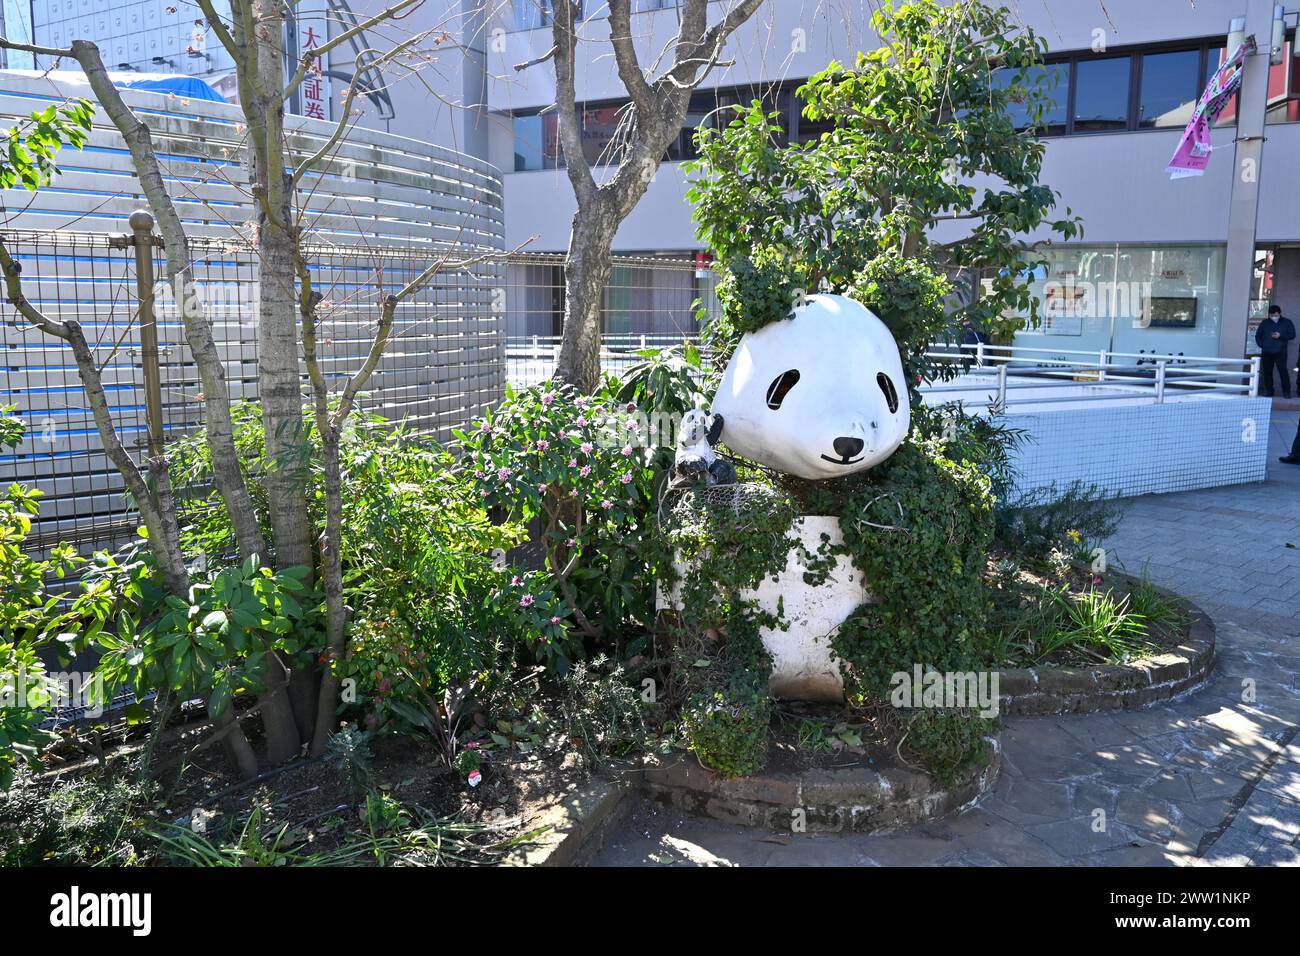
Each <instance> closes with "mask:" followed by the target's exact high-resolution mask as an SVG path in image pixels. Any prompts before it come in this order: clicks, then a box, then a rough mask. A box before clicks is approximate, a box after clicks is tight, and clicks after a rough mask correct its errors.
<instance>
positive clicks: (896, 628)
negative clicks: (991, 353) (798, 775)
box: [663, 0, 1080, 778]
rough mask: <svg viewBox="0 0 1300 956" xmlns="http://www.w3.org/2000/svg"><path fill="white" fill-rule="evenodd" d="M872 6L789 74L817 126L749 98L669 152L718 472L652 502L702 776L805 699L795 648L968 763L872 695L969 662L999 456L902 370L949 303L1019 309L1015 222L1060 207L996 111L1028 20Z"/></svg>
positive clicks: (936, 371)
mask: <svg viewBox="0 0 1300 956" xmlns="http://www.w3.org/2000/svg"><path fill="white" fill-rule="evenodd" d="M872 24H873V26H874V28H875V30H876V31H877V32H878V33H879V35H880V38H881V41H882V42H881V45H880V47H879V48H878V49H876V50H873V51H872V52H869V53H861V54H859V55H858V57H857V60H856V62H855V63H854V64H853V65H852V66H845V65H843V64H840V63H832V64H831V65H830V66H829V67H828V68H827V69H826V70H825V71H824V72H822V73H820V74H818V75H816V76H814V77H812V78H811V79H809V81H808V82H807V84H805V85H804V86H802V87H801V88H800V89H799V90H798V96H799V98H800V100H801V101H802V104H803V113H804V115H805V116H806V117H807V118H808V119H809V120H812V121H814V122H817V123H825V124H827V125H828V126H829V130H828V131H827V132H825V133H823V134H822V135H821V136H820V137H819V138H817V139H816V140H813V141H811V142H808V143H804V144H787V143H785V142H784V139H783V136H782V134H781V129H780V126H779V119H780V118H779V116H778V115H777V114H767V113H765V112H764V110H763V107H762V105H761V104H759V103H757V102H755V103H754V104H753V105H752V106H750V107H748V108H739V107H738V108H736V110H735V112H734V114H733V115H730V116H727V115H723V116H720V117H719V118H718V121H717V122H716V123H714V124H713V125H712V126H711V127H710V126H705V127H702V128H701V130H700V132H699V134H698V138H697V140H698V146H699V158H698V159H697V160H696V161H694V162H693V163H692V164H691V166H690V169H691V172H692V173H693V175H694V179H693V183H692V188H691V192H690V194H689V195H690V198H691V200H692V201H693V202H694V204H695V209H696V211H695V218H696V222H697V224H698V229H699V234H700V237H701V238H702V240H703V241H704V242H705V243H706V244H707V245H708V246H709V247H710V248H711V249H712V250H713V252H714V254H715V256H716V259H717V262H718V263H719V266H720V281H719V286H718V298H719V303H720V306H721V311H720V315H719V316H718V317H716V318H715V319H714V320H713V321H712V322H711V323H710V324H709V326H708V327H707V329H706V331H705V335H706V338H707V340H708V345H709V346H710V349H711V352H712V354H713V355H714V356H715V358H716V359H717V360H718V361H720V362H721V363H726V370H725V373H724V374H723V376H722V381H721V384H720V386H719V388H718V391H717V394H716V396H715V397H714V398H713V404H712V409H711V412H712V413H713V415H714V416H716V417H720V418H721V419H722V421H723V425H722V427H721V431H720V444H721V446H722V447H723V448H724V449H725V450H726V451H729V452H731V453H732V454H733V455H735V456H738V457H739V459H740V479H741V480H740V483H739V484H737V485H735V486H733V487H730V488H718V487H709V488H705V487H702V486H701V487H698V488H697V489H696V490H694V491H686V492H685V493H682V492H678V493H676V494H673V495H670V496H669V498H668V500H666V502H665V506H664V509H663V510H664V511H665V513H666V518H665V522H664V528H665V533H664V539H665V547H666V548H668V549H671V552H672V554H673V556H674V560H673V561H672V562H668V563H667V564H666V566H668V567H670V568H672V569H674V570H670V571H668V572H667V575H666V576H667V577H668V578H671V580H668V581H665V582H664V585H665V594H667V595H669V596H670V600H669V601H667V602H666V603H669V604H671V605H673V607H674V608H675V612H674V613H671V614H668V615H666V619H667V621H668V623H667V625H666V627H667V628H668V630H669V631H670V634H671V638H672V641H671V642H672V643H673V646H674V647H675V648H676V649H677V653H678V656H679V659H680V662H681V666H679V667H678V668H677V669H676V670H675V674H676V675H677V677H676V679H677V681H678V682H679V684H680V685H681V686H680V687H677V688H674V690H675V691H677V692H678V693H680V694H681V696H682V699H683V700H684V701H685V704H684V711H683V714H684V716H683V727H684V731H685V735H686V737H687V739H688V744H689V745H690V746H691V748H692V749H693V750H694V751H695V753H696V754H697V756H699V758H700V760H701V761H702V762H703V763H705V765H707V766H710V767H712V768H713V769H716V770H719V771H721V772H724V773H728V774H746V773H752V772H754V771H755V770H757V769H759V768H760V767H761V766H762V764H763V762H764V759H765V754H766V749H767V744H768V715H769V713H770V707H771V696H772V694H773V693H776V694H783V692H785V693H784V694H783V695H784V696H813V697H825V696H828V695H827V694H826V689H827V686H828V685H827V682H826V681H825V680H821V681H814V682H812V683H809V682H807V681H803V680H802V679H796V680H788V679H786V678H789V677H791V676H792V675H793V676H798V675H800V674H802V673H803V672H800V671H799V670H798V668H799V667H804V668H805V670H806V669H807V668H810V667H811V668H813V670H815V669H816V666H818V662H820V664H821V666H823V667H825V668H833V669H834V670H835V671H836V672H837V673H835V674H834V675H833V677H834V681H835V684H836V685H837V686H836V687H834V688H833V690H835V691H837V692H838V693H839V694H841V695H842V696H843V697H844V699H846V700H847V702H848V703H849V705H850V706H853V707H857V708H864V709H867V710H874V711H876V712H877V713H879V714H880V715H881V717H880V720H879V721H878V723H879V724H880V725H881V726H882V727H883V728H885V729H887V730H889V731H890V732H891V733H892V735H893V740H892V743H894V744H895V745H896V749H897V751H898V752H899V754H900V755H903V756H904V759H908V760H914V761H915V762H917V763H919V764H921V765H923V766H925V767H926V768H927V769H929V770H931V771H932V772H933V773H935V774H936V775H937V776H939V777H940V778H952V777H953V776H954V775H957V774H959V773H962V772H964V771H966V770H968V769H969V768H971V767H972V766H973V765H974V764H976V763H978V762H979V760H980V758H981V755H982V754H983V746H982V739H983V737H984V735H985V734H986V732H987V730H988V723H987V720H985V719H983V718H980V717H978V716H977V715H975V714H973V713H969V712H961V711H935V710H914V711H906V712H895V711H891V710H890V709H889V708H887V707H886V705H885V704H884V701H885V700H886V698H887V690H888V687H889V682H890V679H891V675H893V674H895V673H898V672H908V673H911V672H912V671H913V668H914V666H915V665H917V664H919V665H921V667H922V668H925V669H934V670H939V671H945V672H948V671H966V670H977V669H980V668H981V667H985V668H987V667H989V666H992V665H991V664H990V662H991V661H992V659H993V655H992V654H991V653H989V650H988V648H987V641H988V628H987V620H986V619H987V613H988V607H987V597H986V592H985V589H984V587H983V586H982V575H983V573H984V571H985V566H986V562H987V554H988V548H989V544H990V541H991V539H992V536H993V506H994V500H995V499H994V485H995V484H997V483H999V482H1003V481H1005V474H1003V473H1002V472H1001V471H1000V466H1001V464H1002V463H1004V460H1005V459H1004V456H1003V455H1002V454H1001V453H1000V451H999V450H998V449H997V448H996V447H994V446H995V445H996V442H990V441H988V440H987V439H988V436H989V435H990V434H991V433H992V432H994V431H995V430H996V429H995V428H990V426H989V424H988V423H987V422H979V421H977V420H973V419H969V418H967V417H965V416H964V415H962V414H961V413H960V411H959V410H953V409H943V410H935V409H928V408H926V407H925V406H924V405H923V404H922V403H921V401H920V396H919V394H918V392H917V386H918V385H919V384H920V383H921V382H922V381H924V380H927V379H934V378H937V377H945V376H947V375H950V374H953V370H952V368H951V367H950V366H949V367H944V366H942V365H940V364H937V363H933V362H931V361H929V360H928V359H927V358H926V355H925V353H926V350H927V348H928V347H929V345H930V344H931V343H932V342H934V341H937V340H939V339H941V338H943V337H944V336H945V334H946V333H948V332H950V331H951V330H953V329H956V328H959V327H960V326H961V325H962V323H963V322H964V321H965V320H967V319H970V320H972V321H973V322H974V323H975V324H976V325H977V326H979V327H981V328H986V329H990V330H992V331H994V332H997V331H1005V330H1004V329H1003V326H1005V325H1007V324H1009V323H1008V320H1007V319H1005V318H1004V316H1006V315H1008V314H1017V313H1018V314H1020V315H1029V316H1030V317H1031V321H1033V320H1036V314H1035V310H1036V302H1035V300H1034V299H1033V297H1032V296H1031V295H1030V292H1029V288H1028V286H1027V284H1026V282H1025V281H1024V263H1025V261H1026V259H1028V258H1029V257H1030V249H1029V247H1028V245H1027V243H1026V238H1025V237H1027V236H1029V235H1031V234H1033V233H1035V232H1041V231H1042V230H1047V231H1050V232H1053V233H1055V234H1057V235H1060V236H1062V237H1064V238H1074V237H1076V236H1078V235H1079V234H1080V226H1079V222H1078V220H1077V219H1076V218H1074V217H1073V216H1071V215H1070V214H1069V212H1068V210H1067V211H1066V215H1065V217H1063V218H1060V219H1051V218H1049V214H1050V213H1051V211H1052V209H1053V206H1054V205H1055V202H1056V195H1055V194H1054V192H1053V191H1052V190H1051V189H1050V188H1048V187H1046V186H1043V185H1041V184H1040V183H1039V182H1038V178H1039V174H1040V171H1041V167H1042V160H1043V152H1044V147H1043V144H1042V143H1041V142H1040V141H1039V140H1038V139H1036V138H1035V137H1034V135H1033V132H1032V130H1028V131H1026V130H1018V129H1016V127H1015V125H1014V124H1013V121H1012V119H1011V116H1010V113H1011V110H1009V107H1010V105H1011V104H1012V103H1015V104H1017V105H1018V106H1019V110H1018V112H1022V113H1023V114H1025V115H1028V116H1029V117H1031V120H1032V119H1033V118H1035V117H1038V116H1041V115H1042V113H1043V110H1044V108H1045V107H1046V106H1047V105H1048V104H1049V103H1050V98H1051V94H1052V91H1051V90H1050V88H1049V87H1048V86H1047V85H1046V80H1045V79H1044V77H1045V76H1046V74H1044V73H1043V71H1041V69H1039V67H1040V65H1041V58H1042V55H1043V53H1044V50H1045V45H1044V43H1043V41H1042V40H1041V39H1040V38H1038V37H1037V36H1035V35H1034V34H1033V33H1032V32H1031V31H1029V30H1026V29H1022V28H1021V27H1020V26H1019V25H1017V24H1016V23H1014V22H1013V20H1012V18H1011V15H1010V14H1009V12H1008V11H1007V10H1006V9H1004V8H993V7H990V6H987V5H986V4H984V3H981V2H978V0H959V2H955V3H951V4H940V3H939V2H937V0H914V2H908V3H902V4H899V5H888V4H887V5H885V6H883V7H882V8H881V9H880V10H878V11H877V12H876V13H875V15H874V16H873V18H872ZM973 181H979V182H981V183H985V184H986V185H982V186H980V187H976V186H974V185H972V182H973ZM958 224H960V230H961V231H960V233H958V232H956V231H953V232H952V238H950V239H947V240H946V241H941V240H939V239H938V238H936V236H938V235H939V234H940V231H941V230H944V229H954V230H955V228H956V227H957V226H958ZM943 234H944V235H945V236H946V235H948V233H946V232H945V233H943ZM971 275H974V276H982V277H991V278H990V279H989V280H988V281H986V282H985V283H984V291H983V294H982V295H981V296H980V297H979V298H978V299H975V300H971V299H970V298H969V297H967V298H966V300H965V301H962V298H961V297H960V296H955V295H954V282H953V277H957V276H971ZM1014 321H1015V322H1016V323H1017V324H1018V323H1019V321H1021V320H1019V319H1016V320H1014ZM792 574H793V575H794V577H793V578H792V577H791V575H792ZM800 579H801V580H802V584H803V587H802V588H800V587H799V586H798V582H799V580H800ZM792 581H793V582H794V583H792ZM855 588H856V589H857V594H858V596H859V600H858V601H857V602H856V603H854V604H852V605H851V606H850V607H848V608H845V609H844V610H842V611H838V612H836V613H837V614H838V617H837V619H836V620H834V621H831V622H830V623H829V625H827V624H826V618H825V614H826V613H827V612H825V609H824V608H822V609H821V610H820V611H819V610H817V608H816V605H818V602H817V601H816V600H813V601H812V602H811V603H812V604H813V605H814V609H813V612H810V611H809V608H808V604H809V601H808V600H805V598H807V595H809V594H813V595H816V594H817V593H822V594H832V593H833V594H838V595H840V596H841V598H842V595H844V594H846V593H849V594H851V593H854V589H855ZM823 603H824V602H823ZM832 603H833V602H832ZM810 613H811V614H812V616H809V615H810ZM817 613H820V614H822V617H820V618H818V617H817V616H816V614H817ZM810 627H811V628H813V629H817V628H821V629H822V630H823V632H824V633H823V634H822V635H820V637H821V640H822V643H823V645H824V646H823V647H821V648H820V650H815V649H814V648H812V647H811V645H810V644H809V642H808V640H807V639H808V630H809V628H810ZM801 642H802V643H801ZM792 646H795V648H796V650H797V651H798V653H797V654H796V657H797V658H798V659H797V660H795V661H794V662H793V663H792V661H791V659H789V657H790V655H789V652H790V649H791V647H792ZM819 654H820V656H818V655H819ZM791 668H793V670H791ZM810 687H811V688H813V689H814V692H813V693H811V694H809V693H808V691H809V688H810Z"/></svg>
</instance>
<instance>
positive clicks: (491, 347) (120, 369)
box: [0, 233, 504, 546]
mask: <svg viewBox="0 0 1300 956" xmlns="http://www.w3.org/2000/svg"><path fill="white" fill-rule="evenodd" d="M4 240H5V243H6V245H7V246H8V248H9V249H10V252H11V253H12V254H13V255H14V257H15V258H16V259H17V260H18V262H19V263H20V265H21V266H22V274H23V277H24V282H23V285H24V292H25V294H26V296H27V298H28V299H30V300H31V301H32V302H33V303H34V304H35V305H36V306H37V307H38V308H40V309H42V310H43V311H45V312H46V313H47V314H48V315H50V316H51V317H53V318H58V319H70V318H71V319H76V320H77V321H78V322H79V323H80V324H81V326H82V329H83V330H84V332H85V334H86V337H87V340H88V341H89V342H90V343H91V345H92V347H93V349H94V352H95V355H96V358H97V359H98V362H99V365H100V368H101V373H102V376H103V381H104V385H105V388H106V391H107V396H108V401H109V405H110V408H111V410H112V413H113V417H114V421H115V423H116V424H117V427H118V430H119V433H120V434H121V435H122V437H123V440H124V443H125V444H126V446H127V447H128V449H132V450H136V451H142V449H143V446H144V442H145V437H146V434H147V423H146V420H145V399H144V394H145V393H144V389H143V385H144V374H145V363H144V356H143V353H142V348H141V331H142V329H141V324H140V322H139V321H138V320H137V318H138V315H137V308H136V304H137V292H136V275H135V253H134V247H126V246H124V244H123V243H121V242H120V241H116V240H115V239H114V238H113V237H111V236H106V235H94V234H71V233H63V234H57V233H56V234H47V235H42V234H32V233H5V234H4ZM192 251H193V257H194V261H195V266H194V271H193V279H194V282H193V288H192V289H191V290H190V291H189V294H191V295H193V296H195V297H196V298H197V299H198V300H199V301H200V303H201V304H202V306H203V307H204V309H206V311H207V313H208V315H209V316H210V317H211V319H212V324H213V332H214V336H215V338H216V340H217V344H218V348H219V350H220V352H221V356H222V359H223V361H224V367H225V373H226V381H227V384H228V385H229V389H230V394H231V397H232V399H235V400H239V399H255V398H256V396H257V292H258V258H257V253H256V251H255V250H252V249H250V248H248V246H247V245H246V244H244V243H242V242H239V241H236V240H217V239H197V240H195V241H194V242H193V244H192ZM158 255H161V250H159V251H158ZM310 259H311V268H312V271H313V273H314V285H315V287H316V289H317V290H319V291H320V292H321V293H322V294H323V296H324V301H323V302H322V304H321V315H322V324H321V329H320V333H319V339H320V348H321V353H322V366H323V368H324V370H325V373H326V375H327V377H328V378H330V379H332V380H335V381H342V380H344V379H346V377H347V376H349V375H350V374H352V373H353V372H354V371H356V370H357V368H359V367H360V365H361V362H362V361H363V360H364V358H365V355H366V353H367V352H368V350H369V347H370V342H371V338H372V335H373V330H374V323H375V317H376V316H377V315H378V311H379V302H380V300H381V299H382V297H383V295H386V294H387V293H389V292H392V291H396V290H397V289H399V288H401V287H402V286H403V285H404V284H405V283H406V282H407V281H409V280H410V279H412V278H414V277H415V276H416V275H418V274H419V273H420V272H421V271H422V270H423V269H424V268H425V267H426V266H427V265H428V264H429V262H430V257H429V254H428V253H427V252H425V251H422V250H419V249H411V248H409V247H407V248H398V247H390V248H384V247H373V248H358V247H351V248H339V247H328V248H320V249H316V250H313V252H312V254H311V256H310ZM503 271H504V267H503V266H502V264H501V263H484V264H481V265H476V266H474V267H471V268H468V269H463V270H459V271H453V272H446V273H442V274H440V275H438V276H436V277H435V278H434V279H433V280H432V281H431V282H430V283H429V284H428V285H427V286H425V287H424V288H423V289H422V290H420V291H419V292H418V293H416V294H415V295H414V296H412V297H411V298H410V299H409V300H407V301H406V302H404V303H403V304H402V305H401V306H400V307H399V309H398V312H397V317H396V323H395V325H394V332H393V337H392V340H391V342H390V343H389V346H388V348H387V350H386V352H385V354H384V357H383V359H382V361H381V362H380V365H379V367H378V368H377V369H376V371H375V374H374V376H373V377H372V378H371V380H370V381H369V383H368V384H367V386H366V392H365V394H364V396H363V398H362V402H361V404H362V407H363V408H366V409H368V410H371V411H374V412H377V413H379V414H382V415H383V416H385V417H386V418H388V419H390V420H393V421H402V422H404V423H405V424H406V425H407V426H408V427H410V428H411V429H412V430H414V431H416V432H420V433H423V434H426V435H429V436H431V437H433V438H437V439H444V438H448V437H450V432H451V429H452V428H454V427H457V426H459V425H461V424H463V423H464V422H466V421H468V420H469V419H471V418H473V417H475V416H477V415H479V414H481V413H482V411H483V409H484V408H485V407H486V406H488V405H490V404H491V403H493V402H495V401H496V400H497V399H498V398H499V396H500V394H501V389H502V385H503V382H504V374H503V372H504V356H503V350H502V338H501V315H500V312H499V310H494V308H493V301H494V296H498V295H499V289H500V287H501V283H502V281H503V280H502V273H503ZM156 272H157V273H158V274H160V275H161V274H162V273H161V264H159V265H158V266H157V268H156ZM156 289H157V296H156V305H155V311H156V314H157V322H156V328H157V336H158V345H159V361H158V365H159V377H160V380H161V392H162V422H163V429H164V433H165V435H166V436H168V437H175V436H177V435H181V434H185V433H188V432H190V431H192V430H194V429H195V428H197V427H199V426H200V425H201V424H202V421H203V402H202V398H203V396H202V394H201V388H200V386H199V382H198V373H197V369H196V367H195V365H194V361H193V358H192V356H191V354H190V351H189V347H188V345H186V343H185V338H184V334H183V330H182V328H181V324H180V320H179V316H178V314H177V310H176V308H175V305H174V303H175V299H174V298H173V296H174V292H173V291H172V290H169V289H167V288H166V287H165V286H158V287H156ZM0 315H2V316H3V321H2V322H0V355H2V356H3V380H2V381H0V406H4V405H17V407H18V411H19V414H21V415H22V416H23V417H24V418H25V419H26V421H27V424H28V429H29V431H28V434H27V436H26V438H25V439H24V441H23V443H22V444H21V445H20V446H19V447H18V448H16V449H13V450H8V451H6V452H5V453H4V454H3V457H0V482H3V483H8V482H10V481H23V482H29V483H32V484H35V485H36V486H37V487H39V488H40V489H41V490H42V491H43V492H44V494H45V497H44V499H43V502H42V506H41V513H40V516H39V520H38V521H37V522H36V523H35V527H34V544H36V545H37V546H41V545H49V544H52V543H56V542H57V541H60V540H64V541H76V542H82V543H86V544H93V545H96V546H98V545H102V544H107V543H109V542H111V541H113V540H116V539H117V538H120V537H121V536H122V535H123V534H124V533H126V534H129V533H130V532H131V531H132V529H133V528H134V527H135V524H136V521H135V518H134V512H133V509H132V508H131V506H130V504H129V502H128V501H127V500H126V496H125V495H124V493H123V491H122V482H121V479H120V476H119V475H118V474H117V472H116V470H115V469H114V468H113V466H112V464H111V462H109V461H108V459H107V456H106V455H105V454H104V453H103V450H102V447H101V445H100V441H99V435H98V433H97V431H96V429H95V425H94V422H93V419H92V417H91V414H90V410H89V408H88V406H87V403H86V400H85V396H84V392H83V391H82V388H81V382H80V380H79V378H78V376H77V371H76V367H75V364H74V363H73V361H72V358H71V355H70V351H69V349H68V347H67V345H66V343H64V342H63V341H62V340H59V339H52V338H50V337H49V336H46V335H44V334H43V333H42V332H40V331H39V330H37V329H35V328H33V327H32V326H30V325H29V324H28V323H27V322H25V321H24V320H22V319H21V318H20V317H19V316H18V315H17V314H16V312H15V311H14V310H13V309H12V308H10V307H8V306H5V307H4V310H3V312H2V313H0Z"/></svg>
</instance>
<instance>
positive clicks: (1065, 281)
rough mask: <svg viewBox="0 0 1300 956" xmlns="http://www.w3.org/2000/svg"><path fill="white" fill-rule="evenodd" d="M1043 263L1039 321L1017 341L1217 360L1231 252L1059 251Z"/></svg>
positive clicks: (1043, 256) (1037, 291) (1035, 279)
mask: <svg viewBox="0 0 1300 956" xmlns="http://www.w3.org/2000/svg"><path fill="white" fill-rule="evenodd" d="M1036 259H1037V260H1038V261H1040V262H1042V263H1043V265H1041V266H1039V267H1038V268H1037V269H1035V270H1034V273H1033V276H1032V280H1031V289H1032V291H1033V293H1034V295H1035V297H1036V298H1037V299H1038V304H1039V305H1038V307H1039V317H1040V324H1039V326H1038V327H1037V328H1031V327H1029V326H1028V324H1026V327H1025V328H1024V329H1023V330H1022V331H1020V332H1018V333H1017V334H1016V337H1015V344H1016V345H1018V346H1023V347H1028V348H1039V349H1049V350H1053V349H1060V350H1061V351H1062V352H1070V351H1085V352H1100V351H1102V350H1103V349H1104V350H1106V351H1110V352H1126V353H1132V354H1135V355H1136V354H1142V353H1158V354H1167V355H1178V354H1183V355H1189V356H1204V355H1217V354H1218V348H1219V321H1220V318H1221V316H1222V312H1223V269H1224V247H1223V246H1217V245H1195V246H1190V245H1189V246H1166V245H1115V244H1112V245H1105V246H1085V245H1077V246H1059V247H1056V248H1053V249H1046V250H1042V251H1041V252H1040V253H1039V254H1038V255H1037V256H1036Z"/></svg>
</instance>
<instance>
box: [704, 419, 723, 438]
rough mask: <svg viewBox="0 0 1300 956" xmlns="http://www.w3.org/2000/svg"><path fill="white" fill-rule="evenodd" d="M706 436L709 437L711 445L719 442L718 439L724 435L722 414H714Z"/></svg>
mask: <svg viewBox="0 0 1300 956" xmlns="http://www.w3.org/2000/svg"><path fill="white" fill-rule="evenodd" d="M705 437H706V438H708V440H709V444H710V445H716V444H717V443H718V439H719V438H720V437H722V416H721V415H714V416H713V417H712V420H711V421H710V422H709V430H708V432H707V433H706V435H705Z"/></svg>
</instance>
